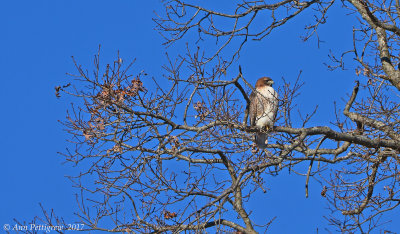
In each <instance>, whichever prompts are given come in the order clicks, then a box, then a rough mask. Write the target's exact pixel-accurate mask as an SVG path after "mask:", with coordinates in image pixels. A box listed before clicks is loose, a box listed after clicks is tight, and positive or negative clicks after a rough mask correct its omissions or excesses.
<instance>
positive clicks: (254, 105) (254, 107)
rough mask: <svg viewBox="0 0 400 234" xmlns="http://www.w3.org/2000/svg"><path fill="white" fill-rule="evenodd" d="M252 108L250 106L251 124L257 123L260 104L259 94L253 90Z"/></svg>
mask: <svg viewBox="0 0 400 234" xmlns="http://www.w3.org/2000/svg"><path fill="white" fill-rule="evenodd" d="M249 99H250V108H249V117H250V126H254V125H256V118H257V106H258V98H257V94H255V93H254V92H252V93H251V94H250V98H249Z"/></svg>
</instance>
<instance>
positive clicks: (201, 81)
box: [41, 0, 400, 233]
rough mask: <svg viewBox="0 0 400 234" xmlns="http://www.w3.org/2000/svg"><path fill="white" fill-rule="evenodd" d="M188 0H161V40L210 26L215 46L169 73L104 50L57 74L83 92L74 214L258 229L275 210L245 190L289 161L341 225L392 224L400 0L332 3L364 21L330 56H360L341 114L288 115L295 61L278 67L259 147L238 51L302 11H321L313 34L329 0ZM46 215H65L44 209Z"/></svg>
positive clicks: (149, 227)
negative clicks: (255, 202) (264, 143)
mask: <svg viewBox="0 0 400 234" xmlns="http://www.w3.org/2000/svg"><path fill="white" fill-rule="evenodd" d="M190 2H191V1H185V0H183V1H178V0H175V1H174V0H171V1H165V12H163V13H159V15H158V17H157V18H156V19H155V22H156V23H157V26H158V30H159V31H160V33H161V34H162V35H163V36H164V37H165V39H166V44H167V45H172V44H174V43H175V44H176V43H179V42H180V41H181V40H182V38H185V37H186V36H188V37H189V36H190V37H197V39H198V40H210V41H212V40H215V41H216V45H217V47H216V49H215V51H212V50H211V49H209V48H208V50H207V51H206V52H205V50H203V49H202V48H195V47H193V45H188V46H187V53H186V54H185V55H181V56H178V57H177V58H176V59H169V63H168V64H167V65H165V66H164V70H165V75H164V76H163V77H162V78H159V77H158V78H151V77H150V76H147V74H145V73H144V72H138V73H133V74H134V75H132V73H131V71H130V70H129V69H130V68H131V67H134V66H135V64H134V63H131V64H129V65H128V64H126V63H122V59H121V58H119V57H118V58H117V59H116V60H115V61H114V62H112V63H110V64H109V65H107V67H106V68H104V69H103V68H102V67H100V65H99V59H100V55H99V54H98V55H96V56H95V61H94V72H93V73H91V72H88V71H87V70H85V69H83V68H82V67H81V66H80V65H79V64H78V63H77V62H75V65H76V68H77V71H78V73H77V74H75V75H74V77H75V81H74V82H73V83H72V85H71V86H69V87H57V90H56V92H57V95H58V96H60V95H61V97H63V96H64V95H65V94H69V95H72V96H74V97H76V98H77V101H76V102H75V104H74V105H73V106H72V108H71V109H70V110H69V112H68V116H67V119H66V121H64V122H63V124H64V126H65V127H66V131H68V132H69V133H70V134H71V136H72V140H71V142H72V145H73V146H74V148H70V149H69V150H68V152H66V153H65V154H64V155H65V157H66V160H67V161H69V162H72V163H74V164H76V165H79V166H80V168H82V172H81V173H80V174H79V175H78V176H76V177H71V179H72V180H73V181H74V183H75V186H76V187H78V188H79V189H80V190H81V194H80V195H79V196H78V197H77V198H78V199H77V201H78V203H79V207H80V211H79V212H78V213H77V215H78V217H79V219H80V222H82V223H84V224H85V225H86V228H88V230H103V231H109V232H139V233H162V232H174V233H175V232H181V231H192V232H196V233H197V232H199V233H202V232H205V231H207V230H210V231H211V232H214V231H219V232H221V231H224V232H232V233H233V232H236V233H257V232H258V231H260V230H267V229H268V226H269V225H270V224H271V222H272V221H273V219H270V220H265V223H255V222H254V221H253V220H252V215H251V212H252V211H251V210H248V209H246V205H245V204H246V203H247V202H248V201H249V200H251V199H252V194H253V193H254V192H255V191H257V190H265V189H266V188H265V178H267V176H269V175H275V174H277V173H279V171H281V170H284V169H286V170H287V169H289V170H291V171H293V172H294V173H296V174H298V175H300V176H304V177H305V181H306V182H305V186H306V189H305V191H306V196H308V181H309V178H310V177H313V178H315V179H317V180H318V181H320V183H321V190H322V192H321V195H322V196H324V197H325V198H326V199H327V201H328V203H329V204H330V209H331V210H332V213H331V214H327V215H326V218H327V220H328V221H329V222H330V224H332V225H333V227H334V230H336V231H341V232H345V233H350V232H360V233H369V232H371V231H372V230H377V229H382V230H384V229H385V226H384V225H383V226H382V222H381V217H382V216H384V215H385V213H386V212H387V211H390V210H393V209H398V208H397V206H398V205H399V203H400V195H399V192H400V190H399V181H400V171H399V164H400V158H399V149H400V129H399V127H400V126H399V121H398V119H399V117H400V116H399V111H400V106H399V105H400V102H399V90H400V71H399V67H398V66H399V62H400V61H399V60H400V57H399V56H398V55H397V54H398V50H399V36H400V28H398V27H397V24H398V23H399V15H400V6H399V1H398V0H395V1H367V0H347V1H341V2H337V3H336V4H341V5H342V10H343V11H345V12H347V13H351V14H355V15H356V16H357V18H358V22H353V24H354V29H353V35H354V36H353V40H354V43H353V44H354V48H353V49H352V50H351V51H346V52H344V53H343V55H342V56H338V57H335V56H332V57H331V58H332V60H333V63H332V64H331V65H330V66H329V68H330V69H338V68H339V69H340V68H341V67H343V63H344V61H345V59H354V60H356V61H357V63H358V65H357V67H356V68H355V73H354V76H358V77H359V80H360V81H358V82H356V83H355V84H354V88H353V90H349V96H348V97H343V98H346V102H345V105H344V106H343V107H342V108H340V106H338V108H337V110H336V112H335V110H332V113H335V114H336V119H337V120H336V122H335V123H326V124H325V126H310V124H309V123H308V121H309V120H310V118H311V117H312V116H313V114H314V113H315V112H313V113H301V115H300V117H301V116H305V117H302V122H301V123H300V124H294V122H296V123H297V122H298V119H299V115H297V114H296V113H295V112H294V111H293V110H296V108H295V106H296V97H297V96H298V95H299V90H300V88H301V86H302V82H301V78H300V75H299V77H298V79H297V80H295V81H291V82H287V81H284V82H283V83H284V84H283V85H282V86H281V87H278V93H279V98H280V103H279V112H278V116H277V120H276V123H275V127H274V128H273V130H272V131H271V132H270V133H269V143H268V147H267V149H265V150H260V149H258V148H257V147H256V146H254V144H253V136H254V133H255V132H257V131H260V130H259V129H257V128H254V127H250V126H249V125H248V121H247V118H248V106H249V98H248V96H249V93H250V92H251V91H252V89H253V88H252V87H253V86H252V85H254V84H250V82H249V80H248V79H247V78H246V77H245V76H244V75H243V74H242V71H241V69H240V68H239V69H238V68H237V66H236V65H235V61H236V59H237V58H238V57H239V56H240V52H241V50H242V49H243V45H244V44H245V43H247V42H248V41H249V39H252V40H268V35H269V34H270V33H271V32H272V31H274V30H279V29H280V28H282V27H283V26H284V24H286V23H287V22H289V21H293V20H296V19H297V16H298V15H301V14H310V15H314V16H315V17H316V18H315V23H314V24H312V25H307V26H306V29H305V32H304V33H305V34H304V40H308V39H309V38H311V37H313V36H315V37H316V38H317V39H318V34H317V33H318V27H319V26H320V25H321V24H324V23H325V22H326V20H327V17H326V16H327V15H328V14H329V8H330V7H331V6H332V5H333V4H334V3H335V1H333V0H331V1H317V0H310V1H301V0H283V1H276V2H268V3H267V2H265V1H258V0H256V1H247V0H245V1H239V2H238V3H232V4H233V6H235V9H234V11H232V12H224V11H223V10H221V11H217V10H213V9H208V8H206V7H202V6H200V5H195V4H192V3H190ZM192 2H197V1H192ZM235 4H236V5H235ZM261 19H262V20H261ZM260 20H261V21H260ZM260 22H262V24H263V25H262V27H260V25H261V24H260ZM256 23H257V26H253V24H256ZM210 51H211V52H210ZM228 69H229V70H230V71H233V70H235V73H236V74H235V76H234V77H232V78H230V77H229V75H228V76H227V75H226V73H227V70H228ZM244 69H245V68H244ZM231 73H232V72H231ZM60 93H61V94H60ZM296 111H297V110H296ZM293 112H294V113H293ZM314 164H316V165H314ZM300 165H302V167H300ZM304 165H307V168H308V169H307V170H306V171H304V170H303V171H302V168H304ZM86 177H88V178H93V177H94V178H95V179H94V182H90V181H93V180H91V179H85V178H86ZM85 181H86V182H85ZM88 181H89V182H88ZM327 213H328V212H327ZM232 217H239V219H232ZM104 220H107V222H106V223H108V225H103V223H104ZM41 221H42V222H45V223H48V224H52V225H55V224H60V223H62V222H63V220H62V219H60V218H55V217H54V216H52V215H49V214H48V213H46V215H45V217H44V218H42V220H41Z"/></svg>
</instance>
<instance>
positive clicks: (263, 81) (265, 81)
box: [256, 77, 274, 89]
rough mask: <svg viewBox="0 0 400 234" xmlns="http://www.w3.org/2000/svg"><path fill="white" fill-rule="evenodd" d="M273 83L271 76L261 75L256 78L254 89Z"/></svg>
mask: <svg viewBox="0 0 400 234" xmlns="http://www.w3.org/2000/svg"><path fill="white" fill-rule="evenodd" d="M273 84H274V81H273V80H272V79H271V78H269V77H261V78H260V79H258V80H257V83H256V89H257V88H263V87H265V86H272V85H273Z"/></svg>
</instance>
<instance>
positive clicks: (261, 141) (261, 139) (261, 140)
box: [255, 133, 268, 149]
mask: <svg viewBox="0 0 400 234" xmlns="http://www.w3.org/2000/svg"><path fill="white" fill-rule="evenodd" d="M255 142H256V145H257V146H258V148H260V149H265V148H267V144H268V139H267V134H265V133H257V134H256V139H255Z"/></svg>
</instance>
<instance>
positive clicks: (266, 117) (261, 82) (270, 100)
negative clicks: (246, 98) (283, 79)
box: [249, 77, 278, 149]
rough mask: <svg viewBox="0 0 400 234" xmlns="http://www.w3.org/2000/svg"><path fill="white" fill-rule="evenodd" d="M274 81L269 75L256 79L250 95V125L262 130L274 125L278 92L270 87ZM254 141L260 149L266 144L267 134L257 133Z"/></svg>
mask: <svg viewBox="0 0 400 234" xmlns="http://www.w3.org/2000/svg"><path fill="white" fill-rule="evenodd" d="M273 84H274V81H273V80H272V79H271V78H269V77H262V78H260V79H258V80H257V83H256V91H255V92H252V93H251V95H250V113H249V114H250V126H257V127H259V128H260V129H262V130H269V129H271V128H272V127H273V126H274V121H275V117H276V112H277V111H278V94H277V93H276V91H275V90H274V88H272V85H273ZM255 142H256V144H257V146H258V147H259V148H261V149H265V147H266V146H267V143H268V141H267V134H266V133H257V134H256V136H255Z"/></svg>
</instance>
